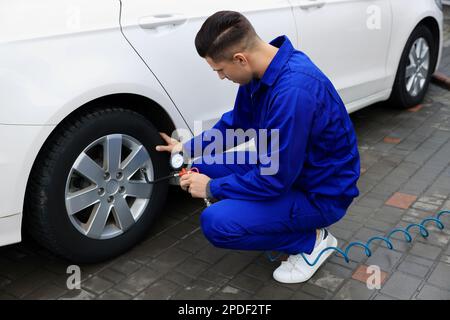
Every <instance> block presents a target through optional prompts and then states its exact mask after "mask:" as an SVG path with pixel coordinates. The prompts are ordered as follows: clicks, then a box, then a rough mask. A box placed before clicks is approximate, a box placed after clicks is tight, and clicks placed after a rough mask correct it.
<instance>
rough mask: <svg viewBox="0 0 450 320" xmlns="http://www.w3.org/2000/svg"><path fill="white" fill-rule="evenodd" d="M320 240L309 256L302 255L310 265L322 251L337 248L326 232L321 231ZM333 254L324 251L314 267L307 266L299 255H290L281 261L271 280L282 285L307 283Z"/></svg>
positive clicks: (334, 239) (330, 235)
mask: <svg viewBox="0 0 450 320" xmlns="http://www.w3.org/2000/svg"><path fill="white" fill-rule="evenodd" d="M321 238H322V239H321V241H320V242H319V243H318V244H317V245H316V246H315V247H314V250H313V251H312V252H311V254H303V255H304V256H305V258H306V259H308V261H309V262H310V263H313V262H314V261H315V260H316V258H317V257H318V256H319V254H320V252H322V250H323V249H325V248H327V247H337V243H338V241H337V239H336V238H335V237H333V235H332V234H331V233H329V232H328V230H326V229H322V237H321ZM333 252H334V251H333V250H328V251H326V252H325V253H324V254H322V256H321V257H320V259H319V261H317V263H316V264H315V265H314V266H310V265H308V264H307V263H306V261H305V260H304V259H303V257H302V255H301V254H295V255H290V256H289V257H288V259H287V260H286V261H282V262H281V265H280V266H279V267H278V268H276V269H275V271H274V272H273V278H274V279H275V280H277V281H278V282H282V283H300V282H305V281H308V280H309V279H310V278H311V277H312V276H313V275H314V273H316V271H317V270H318V269H319V267H320V266H321V265H322V264H323V263H324V262H325V260H327V258H328V257H329V256H330V255H331V254H332V253H333Z"/></svg>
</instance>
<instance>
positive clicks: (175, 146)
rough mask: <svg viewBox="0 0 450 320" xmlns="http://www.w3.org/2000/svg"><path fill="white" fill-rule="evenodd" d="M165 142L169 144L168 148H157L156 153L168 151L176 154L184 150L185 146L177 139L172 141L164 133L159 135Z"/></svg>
mask: <svg viewBox="0 0 450 320" xmlns="http://www.w3.org/2000/svg"><path fill="white" fill-rule="evenodd" d="M159 134H160V135H161V137H162V138H163V140H164V141H165V142H166V143H167V145H166V146H161V145H159V146H156V151H167V152H170V153H176V152H180V151H181V150H183V144H182V143H181V142H180V141H177V140H176V139H172V138H171V137H169V136H168V135H167V134H165V133H164V132H160V133H159Z"/></svg>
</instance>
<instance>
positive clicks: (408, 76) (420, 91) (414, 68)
mask: <svg viewBox="0 0 450 320" xmlns="http://www.w3.org/2000/svg"><path fill="white" fill-rule="evenodd" d="M435 41H436V40H435V39H434V37H433V35H432V33H431V32H430V30H429V29H428V28H427V27H425V26H423V25H419V26H418V27H417V28H416V29H414V31H413V32H412V34H411V36H410V37H409V39H408V41H407V43H406V46H405V49H404V50H403V53H402V57H401V59H400V64H399V67H398V70H397V75H396V78H395V82H394V86H393V88H392V94H391V97H390V99H389V105H392V106H394V107H396V108H399V109H405V108H410V107H413V106H415V105H417V104H419V103H421V102H422V100H423V98H424V97H425V93H426V92H427V89H428V85H429V84H430V79H431V75H432V71H433V70H434V67H435V65H436V60H437V50H436V44H435Z"/></svg>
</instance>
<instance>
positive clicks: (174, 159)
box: [170, 152, 184, 170]
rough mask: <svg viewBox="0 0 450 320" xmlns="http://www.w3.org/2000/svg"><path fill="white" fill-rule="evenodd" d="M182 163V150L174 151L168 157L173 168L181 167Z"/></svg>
mask: <svg viewBox="0 0 450 320" xmlns="http://www.w3.org/2000/svg"><path fill="white" fill-rule="evenodd" d="M183 164H184V157H183V153H182V152H178V153H175V154H173V155H172V156H171V157H170V165H171V166H172V168H174V169H175V170H179V169H181V167H182V166H183Z"/></svg>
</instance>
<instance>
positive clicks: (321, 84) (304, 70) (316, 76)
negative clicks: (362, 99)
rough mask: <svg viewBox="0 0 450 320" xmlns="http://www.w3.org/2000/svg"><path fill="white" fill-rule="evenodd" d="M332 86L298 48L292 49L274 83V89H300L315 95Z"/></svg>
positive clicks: (330, 88) (328, 89)
mask: <svg viewBox="0 0 450 320" xmlns="http://www.w3.org/2000/svg"><path fill="white" fill-rule="evenodd" d="M333 88H334V86H333V84H332V83H331V80H330V79H329V78H328V77H327V76H326V75H325V74H324V73H323V72H322V70H320V69H319V67H317V65H316V64H315V63H314V62H313V61H312V60H311V59H310V58H309V57H308V55H307V54H305V53H304V52H302V51H299V50H295V51H294V53H293V54H292V56H291V58H290V59H289V60H288V62H287V63H286V65H285V66H284V68H283V70H282V72H281V74H280V77H279V78H278V79H277V82H276V84H275V91H283V90H300V91H303V92H307V93H310V94H316V95H318V94H321V93H322V94H323V92H326V91H330V90H333Z"/></svg>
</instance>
